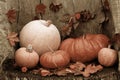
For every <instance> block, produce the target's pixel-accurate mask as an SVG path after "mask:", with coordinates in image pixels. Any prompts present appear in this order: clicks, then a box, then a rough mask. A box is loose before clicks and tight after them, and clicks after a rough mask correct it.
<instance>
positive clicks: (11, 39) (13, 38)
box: [7, 32, 19, 46]
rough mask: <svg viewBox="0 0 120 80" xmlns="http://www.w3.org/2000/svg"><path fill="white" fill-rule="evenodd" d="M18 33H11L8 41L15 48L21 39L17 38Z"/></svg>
mask: <svg viewBox="0 0 120 80" xmlns="http://www.w3.org/2000/svg"><path fill="white" fill-rule="evenodd" d="M17 35H18V33H15V32H12V33H9V34H8V36H7V39H8V40H9V43H10V45H11V46H15V43H16V42H19V38H18V37H17Z"/></svg>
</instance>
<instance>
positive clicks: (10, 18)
mask: <svg viewBox="0 0 120 80" xmlns="http://www.w3.org/2000/svg"><path fill="white" fill-rule="evenodd" d="M6 15H7V17H8V21H9V22H10V23H13V22H15V21H16V10H14V9H10V10H9V11H8V12H7V13H6Z"/></svg>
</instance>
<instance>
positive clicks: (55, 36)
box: [20, 20, 61, 55]
mask: <svg viewBox="0 0 120 80" xmlns="http://www.w3.org/2000/svg"><path fill="white" fill-rule="evenodd" d="M60 42H61V38H60V33H59V31H58V29H57V28H56V26H55V25H53V24H52V23H51V21H50V20H48V21H45V20H35V21H31V22H29V23H28V24H26V25H25V26H24V27H23V29H22V30H21V32H20V45H21V46H24V47H26V46H27V45H28V44H32V46H33V48H34V50H35V51H36V52H37V53H38V54H39V55H41V54H42V53H45V52H47V51H50V50H49V48H48V46H50V47H51V49H53V50H57V49H58V47H59V45H60Z"/></svg>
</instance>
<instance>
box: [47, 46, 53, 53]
mask: <svg viewBox="0 0 120 80" xmlns="http://www.w3.org/2000/svg"><path fill="white" fill-rule="evenodd" d="M47 47H48V48H49V50H50V51H51V52H52V53H54V50H53V49H52V48H51V47H50V46H48V45H47Z"/></svg>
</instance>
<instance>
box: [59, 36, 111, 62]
mask: <svg viewBox="0 0 120 80" xmlns="http://www.w3.org/2000/svg"><path fill="white" fill-rule="evenodd" d="M108 44H109V38H108V37H107V36H105V35H103V34H86V35H83V36H80V37H79V38H68V39H66V40H64V41H63V42H62V43H61V45H60V49H61V50H64V51H66V52H68V53H69V55H70V57H71V60H72V61H73V62H76V61H81V62H89V61H92V60H94V59H95V58H97V56H98V52H99V50H100V49H101V48H104V47H107V46H108Z"/></svg>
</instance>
